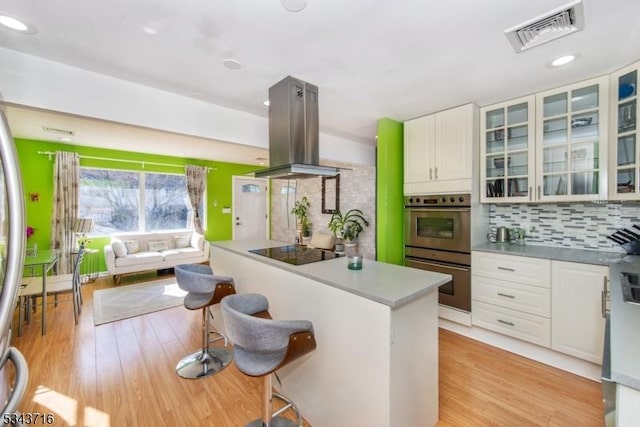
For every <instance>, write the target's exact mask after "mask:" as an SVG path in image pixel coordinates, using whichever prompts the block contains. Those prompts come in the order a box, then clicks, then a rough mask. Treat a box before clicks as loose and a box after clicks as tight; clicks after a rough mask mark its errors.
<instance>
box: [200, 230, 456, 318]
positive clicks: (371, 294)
mask: <svg viewBox="0 0 640 427" xmlns="http://www.w3.org/2000/svg"><path fill="white" fill-rule="evenodd" d="M210 244H211V247H212V249H213V248H220V249H224V250H227V251H230V252H234V253H236V254H238V255H241V256H244V257H247V258H251V259H253V260H255V261H257V262H260V263H264V264H268V265H271V266H274V267H277V268H280V269H283V270H287V271H290V272H292V273H295V274H299V275H300V276H304V277H307V278H309V279H312V280H315V281H317V282H320V283H324V284H326V285H329V286H333V287H335V288H338V289H342V290H344V291H346V292H350V293H352V294H355V295H359V296H361V297H363V298H367V299H370V300H373V301H376V302H379V303H381V304H384V305H387V306H389V307H391V308H398V307H401V306H403V305H405V304H407V303H409V302H411V301H413V300H415V299H418V298H420V297H421V296H423V295H426V294H427V293H429V292H431V291H433V290H436V289H437V287H438V286H440V285H443V284H445V283H447V282H448V281H449V280H451V276H450V275H448V274H441V273H435V272H431V271H425V270H419V269H416V268H409V267H403V266H400V265H394V264H387V263H383V262H377V261H374V260H369V259H365V260H364V263H363V268H362V270H356V271H353V270H349V269H348V268H347V257H340V258H336V259H330V260H325V261H319V262H312V263H310V264H305V265H291V264H288V263H286V262H282V261H278V260H274V259H271V258H268V257H264V256H261V255H257V254H254V253H251V252H249V250H250V249H261V248H272V247H277V246H285V245H289V244H290V243H285V242H279V241H275V240H233V241H224V242H210ZM213 256H215V255H214V254H212V257H213Z"/></svg>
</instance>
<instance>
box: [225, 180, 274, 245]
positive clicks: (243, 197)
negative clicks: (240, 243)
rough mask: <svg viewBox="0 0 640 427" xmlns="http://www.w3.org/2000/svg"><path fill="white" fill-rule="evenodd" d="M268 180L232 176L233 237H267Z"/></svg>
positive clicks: (236, 238)
mask: <svg viewBox="0 0 640 427" xmlns="http://www.w3.org/2000/svg"><path fill="white" fill-rule="evenodd" d="M268 188H269V184H268V181H267V180H266V179H261V178H243V177H238V176H234V177H233V224H234V225H233V239H234V240H241V239H267V238H268V236H267V222H268V214H267V212H268V210H267V200H268V198H267V191H268Z"/></svg>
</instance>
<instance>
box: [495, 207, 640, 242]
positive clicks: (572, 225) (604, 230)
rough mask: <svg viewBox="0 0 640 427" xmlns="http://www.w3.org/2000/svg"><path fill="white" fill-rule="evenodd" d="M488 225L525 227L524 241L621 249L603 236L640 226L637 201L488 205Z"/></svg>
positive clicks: (639, 211)
mask: <svg viewBox="0 0 640 427" xmlns="http://www.w3.org/2000/svg"><path fill="white" fill-rule="evenodd" d="M489 224H490V227H491V230H492V231H495V228H496V227H500V226H507V227H525V228H526V227H527V226H529V227H530V229H531V231H530V233H529V234H528V235H527V236H526V239H525V240H526V244H530V245H545V246H560V247H567V248H576V249H597V250H603V251H613V252H624V250H623V249H622V248H621V247H620V246H619V245H617V244H616V243H614V242H612V241H610V240H609V239H607V238H606V236H608V235H609V234H611V233H613V232H614V231H616V230H619V229H621V228H629V227H631V225H633V224H638V225H640V204H620V203H608V204H600V203H571V204H569V203H562V204H539V205H535V204H534V205H525V204H512V205H502V204H501V205H497V204H496V205H491V206H490V209H489Z"/></svg>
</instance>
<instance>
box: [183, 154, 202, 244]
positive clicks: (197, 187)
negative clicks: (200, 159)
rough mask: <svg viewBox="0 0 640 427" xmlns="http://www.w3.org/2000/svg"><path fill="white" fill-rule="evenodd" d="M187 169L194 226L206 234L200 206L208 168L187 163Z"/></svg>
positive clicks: (198, 231) (199, 231)
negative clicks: (199, 210) (199, 209)
mask: <svg viewBox="0 0 640 427" xmlns="http://www.w3.org/2000/svg"><path fill="white" fill-rule="evenodd" d="M185 171H186V175H187V192H188V193H189V202H190V203H191V213H192V215H191V218H192V220H193V228H194V229H195V231H196V232H197V233H200V234H204V231H203V228H202V219H201V218H200V214H199V213H198V207H199V206H200V204H201V203H202V197H203V196H204V189H205V182H206V179H207V168H205V167H202V166H196V165H187V166H186V168H185Z"/></svg>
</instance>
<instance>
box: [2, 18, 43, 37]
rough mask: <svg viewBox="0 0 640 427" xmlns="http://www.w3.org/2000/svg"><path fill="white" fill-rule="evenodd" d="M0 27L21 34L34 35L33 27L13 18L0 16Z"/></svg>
mask: <svg viewBox="0 0 640 427" xmlns="http://www.w3.org/2000/svg"><path fill="white" fill-rule="evenodd" d="M0 25H3V26H5V27H7V28H9V29H10V30H14V31H17V32H19V33H22V34H35V33H36V29H35V27H34V26H33V25H28V24H27V23H25V22H24V21H22V20H20V19H18V18H16V17H15V16H11V15H7V14H1V15H0Z"/></svg>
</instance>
